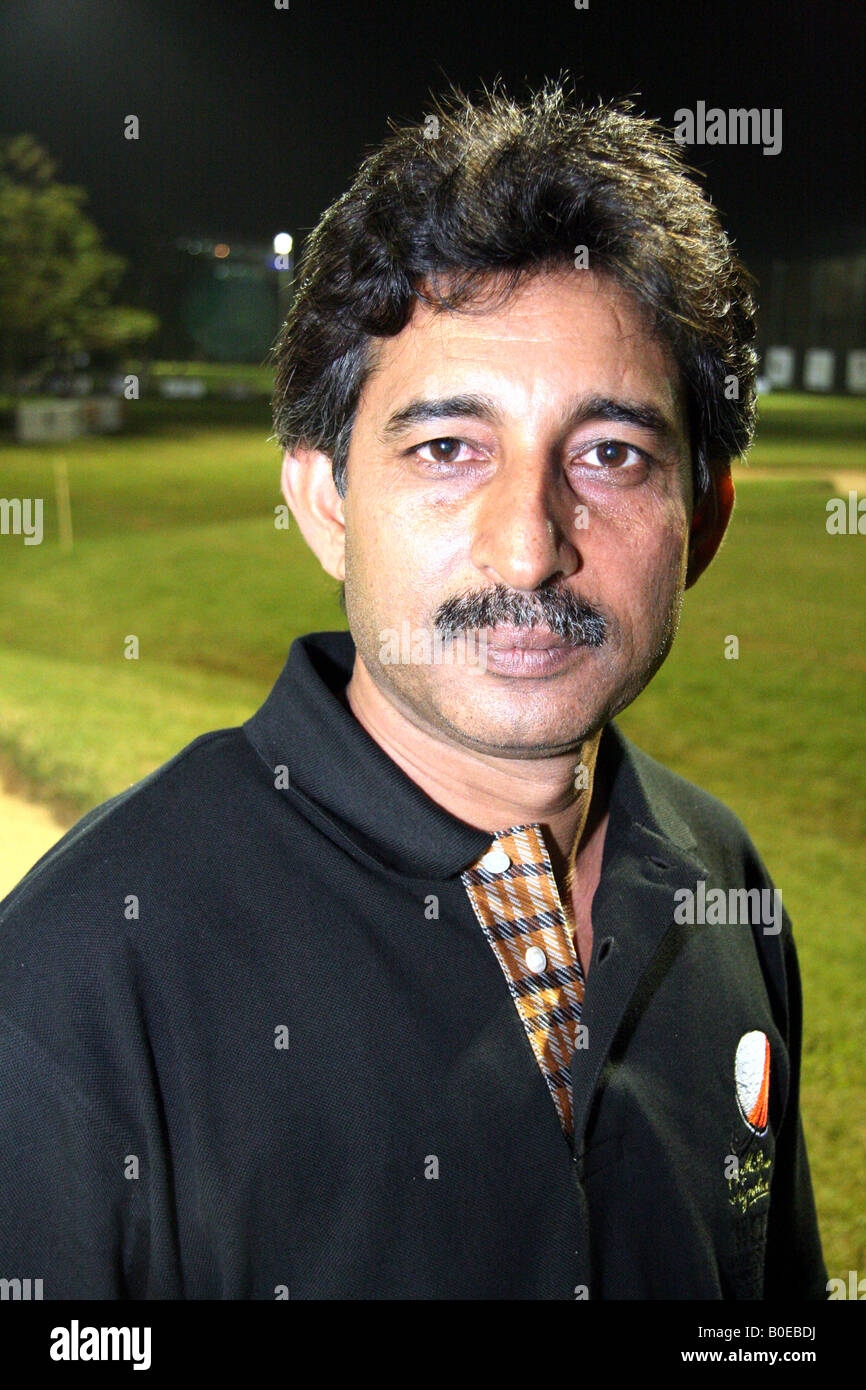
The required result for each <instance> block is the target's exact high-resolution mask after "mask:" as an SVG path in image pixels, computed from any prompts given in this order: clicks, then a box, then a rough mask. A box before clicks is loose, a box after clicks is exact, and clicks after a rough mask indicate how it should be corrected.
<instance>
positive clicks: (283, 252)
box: [274, 232, 292, 256]
mask: <svg viewBox="0 0 866 1390" xmlns="http://www.w3.org/2000/svg"><path fill="white" fill-rule="evenodd" d="M291 249H292V238H291V237H290V236H289V233H288V232H277V234H276V236H275V237H274V251H275V252H276V254H277V255H278V256H288V255H289V253H290V252H291Z"/></svg>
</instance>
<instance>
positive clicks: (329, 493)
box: [280, 447, 346, 579]
mask: <svg viewBox="0 0 866 1390" xmlns="http://www.w3.org/2000/svg"><path fill="white" fill-rule="evenodd" d="M280 486H281V488H282V493H283V496H284V497H285V499H286V501H287V502H288V504H289V507H290V508H291V511H292V515H293V516H294V518H295V520H296V521H297V523H298V526H299V527H300V528H301V534H302V535H303V537H304V540H305V541H306V542H307V545H308V546H309V547H310V549H311V550H312V552H313V554H314V555H315V556H316V557H317V559H318V561H319V564H320V565H321V566H322V569H323V570H325V571H326V572H327V573H328V574H330V575H333V577H334V578H335V579H345V577H346V525H345V521H344V519H343V499H342V497H341V496H340V494H339V493H338V492H337V489H336V487H335V485H334V474H333V465H332V461H331V459H330V458H329V457H328V455H327V454H323V453H320V452H319V450H318V449H308V448H304V447H298V448H297V449H295V450H293V451H292V452H291V453H290V452H289V451H288V450H286V453H285V454H284V455H283V468H282V475H281V478H280Z"/></svg>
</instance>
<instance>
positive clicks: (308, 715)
mask: <svg viewBox="0 0 866 1390" xmlns="http://www.w3.org/2000/svg"><path fill="white" fill-rule="evenodd" d="M354 660H355V645H354V642H353V641H352V638H351V635H350V634H349V633H348V632H315V633H308V634H306V635H305V636H303V637H298V638H296V639H295V641H294V642H293V643H292V645H291V648H290V650H289V655H288V659H287V661H286V664H285V666H284V667H283V670H282V672H281V673H280V675H279V677H278V679H277V682H276V684H275V685H274V687H273V689H272V691H271V693H270V694H269V696H268V698H267V699H266V700H265V702H264V704H263V705H262V706H261V708H260V709H259V710H258V711H257V712H256V713H255V714H254V715H253V716H252V717H251V718H250V719H248V720H246V722H245V723H244V725H243V730H244V733H245V734H246V737H247V738H248V740H249V742H250V743H251V744H252V746H253V748H254V749H255V750H256V752H257V753H258V755H259V757H260V758H261V759H262V760H263V762H264V763H265V764H266V765H267V767H268V768H269V769H270V770H271V772H272V780H273V782H274V785H275V794H276V795H282V796H286V797H288V798H289V799H290V800H292V801H293V802H294V803H295V804H296V805H298V806H299V808H300V809H301V811H302V812H303V811H304V810H305V809H306V810H307V811H308V812H309V813H310V814H311V815H312V816H313V818H315V819H317V820H319V821H322V820H324V822H325V823H327V824H328V825H329V826H330V827H331V828H332V829H333V831H334V833H335V834H336V835H337V836H338V837H339V838H340V839H348V840H349V841H351V842H352V843H353V845H354V846H355V848H356V850H357V851H358V852H359V853H360V854H362V855H363V856H364V857H365V858H367V859H370V858H372V859H375V860H377V861H378V862H380V863H382V864H384V865H385V866H386V867H388V868H390V869H392V870H395V871H397V872H398V873H401V874H404V875H406V876H408V877H410V878H434V879H437V878H438V879H444V878H450V877H451V876H452V875H455V874H459V873H461V872H462V871H463V870H464V869H465V868H467V866H468V865H469V864H471V863H473V862H474V861H475V860H476V859H477V858H478V857H479V855H481V854H483V853H484V851H485V850H486V849H487V848H488V847H489V846H490V843H491V839H492V832H489V831H486V830H479V829H477V828H476V827H474V826H470V825H467V824H466V823H465V822H464V821H461V820H459V819H458V818H457V817H456V816H453V815H451V814H450V812H448V811H446V810H445V809H444V808H443V807H441V806H439V805H438V804H437V803H436V802H435V801H433V800H432V799H431V798H430V797H429V796H428V795H427V793H426V792H424V791H422V789H421V788H420V787H419V786H418V785H417V784H416V783H415V782H413V781H412V780H411V778H410V777H408V776H407V775H406V774H405V773H404V772H403V770H402V768H400V767H399V766H398V765H397V764H396V763H395V762H394V761H393V759H391V758H390V757H389V756H388V754H387V753H385V751H384V750H383V749H382V748H381V747H380V746H379V744H378V743H376V741H375V740H374V739H373V738H371V736H370V735H369V734H368V733H367V731H366V729H365V728H364V727H363V725H362V724H360V723H359V722H358V720H357V719H356V718H355V716H354V715H353V714H352V712H351V710H350V709H348V707H347V706H346V705H344V704H343V702H342V700H341V699H340V698H339V696H338V692H342V690H344V689H345V687H346V685H347V684H348V682H349V679H350V677H351V674H352V668H353V665H354ZM599 758H600V759H602V758H604V759H610V762H609V765H608V766H609V775H610V779H611V796H610V820H609V825H608V831H607V835H606V844H605V861H607V860H608V859H610V857H611V855H612V854H613V853H615V852H616V850H617V849H618V848H620V847H621V846H622V843H623V840H624V839H632V840H634V833H635V832H638V834H637V841H638V843H639V844H640V846H641V847H642V851H643V852H646V853H648V852H649V851H650V850H651V849H653V848H654V849H656V850H657V851H660V852H661V853H662V854H665V853H667V854H668V855H670V854H671V853H673V855H674V856H675V857H676V855H677V852H678V851H682V850H688V849H689V848H691V847H692V846H693V845H694V843H695V842H694V837H693V836H692V835H691V833H690V831H689V829H688V827H687V826H686V825H685V824H684V822H683V821H682V819H681V818H680V817H679V815H678V814H677V812H676V811H675V809H674V807H673V806H672V805H671V804H670V802H669V801H668V799H667V798H666V796H665V795H664V791H663V789H662V788H661V787H660V786H658V785H656V784H655V781H654V778H653V775H652V768H653V766H654V765H653V764H652V761H651V760H650V759H647V758H646V757H645V755H637V750H635V749H634V748H633V747H632V745H631V743H630V742H629V740H628V739H627V738H626V737H625V735H623V734H622V733H621V732H620V731H619V729H617V728H616V726H615V725H614V724H613V723H612V722H611V723H609V724H607V725H606V726H605V728H604V731H603V733H602V738H601V743H600V746H599ZM281 768H285V769H287V771H288V777H287V778H286V777H285V775H283V777H282V778H280V776H279V775H278V771H277V770H278V769H281ZM285 781H288V786H286V787H283V786H281V783H284V782H285ZM608 841H609V843H608ZM635 847H637V846H636V845H635Z"/></svg>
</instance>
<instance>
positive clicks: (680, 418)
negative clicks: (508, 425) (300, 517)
mask: <svg viewBox="0 0 866 1390" xmlns="http://www.w3.org/2000/svg"><path fill="white" fill-rule="evenodd" d="M491 284H492V282H491ZM374 364H375V365H374V370H373V371H372V373H371V375H370V377H369V378H368V381H367V383H366V385H365V388H364V391H363V393H362V397H361V401H360V403H359V423H360V418H361V416H362V415H363V414H365V413H367V414H372V415H375V416H377V417H378V416H380V415H383V414H384V413H386V412H388V411H390V410H392V409H394V408H395V407H396V406H398V405H399V404H400V402H401V401H402V400H403V398H404V397H406V398H408V397H409V395H410V394H411V395H416V394H423V395H424V396H425V397H431V396H433V395H442V394H445V393H446V392H447V393H448V394H452V393H454V391H455V388H457V387H458V386H459V387H461V388H469V387H470V385H471V386H473V387H474V388H475V389H484V390H486V391H488V392H489V393H491V394H495V395H496V396H497V397H498V398H499V400H500V401H501V404H502V408H503V411H504V413H505V414H506V415H508V414H509V413H511V412H513V413H515V414H520V415H521V416H522V417H525V416H526V414H527V412H539V413H540V414H545V413H547V412H550V413H551V414H555V411H556V406H557V403H558V402H561V401H565V400H566V399H570V398H572V397H573V396H574V394H575V392H580V391H582V390H586V392H587V393H588V394H589V393H592V394H601V395H605V396H611V397H614V398H615V397H618V396H622V397H624V398H628V399H631V400H646V401H647V402H650V401H651V402H652V403H654V404H655V405H657V406H658V407H659V409H661V410H662V411H663V412H664V413H665V414H666V415H667V416H668V417H669V418H670V419H672V420H674V421H677V422H678V423H679V424H680V425H684V420H685V405H684V398H683V392H682V386H681V380H680V373H679V369H678V367H677V364H676V361H675V359H674V357H673V354H672V352H671V350H670V348H669V347H668V345H667V344H666V343H664V342H663V341H662V340H661V339H660V338H659V337H658V336H657V335H654V334H653V332H652V330H651V327H650V325H649V323H648V322H647V315H646V313H645V311H644V310H643V309H642V306H641V305H640V304H638V302H637V301H636V300H635V299H634V297H633V296H631V295H630V294H628V292H627V291H625V290H624V289H623V288H622V287H620V286H619V285H618V284H616V283H615V282H614V281H612V280H611V279H610V278H609V277H606V276H605V277H602V276H599V275H596V274H593V273H592V272H590V271H588V270H576V269H575V270H572V269H570V268H561V269H557V270H553V271H549V270H545V271H543V272H537V273H535V274H533V275H531V276H527V277H526V278H524V279H523V280H521V281H520V282H519V283H518V286H517V288H516V289H515V291H514V293H513V294H512V295H511V296H510V297H509V299H508V300H507V301H506V302H505V303H504V304H501V303H500V304H496V303H483V302H482V303H480V304H471V305H467V306H466V308H465V309H461V310H459V311H451V312H448V311H446V312H436V311H435V310H434V309H432V308H430V307H429V306H428V305H426V304H424V303H423V302H420V301H417V302H416V303H415V305H414V307H413V311H412V314H411V317H410V319H409V322H408V323H407V324H406V326H405V328H403V329H402V331H401V332H400V333H398V334H396V335H395V336H394V337H391V338H382V339H377V340H376V352H375V354H374Z"/></svg>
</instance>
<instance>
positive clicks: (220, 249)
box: [213, 241, 229, 261]
mask: <svg viewBox="0 0 866 1390" xmlns="http://www.w3.org/2000/svg"><path fill="white" fill-rule="evenodd" d="M213 253H214V255H215V256H216V258H217V260H218V261H224V260H225V258H226V256H227V255H228V253H229V248H228V247H227V246H226V244H225V242H224V241H218V242H217V244H216V246H215V247H214V249H213Z"/></svg>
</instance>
